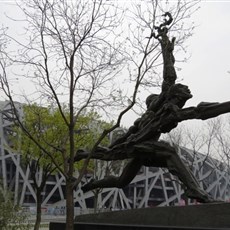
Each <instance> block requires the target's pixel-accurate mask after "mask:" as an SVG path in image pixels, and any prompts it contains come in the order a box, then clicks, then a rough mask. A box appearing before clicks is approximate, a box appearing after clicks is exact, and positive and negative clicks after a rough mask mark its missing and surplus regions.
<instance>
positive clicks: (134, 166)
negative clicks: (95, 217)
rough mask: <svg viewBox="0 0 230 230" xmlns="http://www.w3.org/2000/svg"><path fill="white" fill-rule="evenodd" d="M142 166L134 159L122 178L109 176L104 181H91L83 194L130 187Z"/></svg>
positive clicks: (84, 188)
mask: <svg viewBox="0 0 230 230" xmlns="http://www.w3.org/2000/svg"><path fill="white" fill-rule="evenodd" d="M141 166H142V163H141V160H140V159H132V160H131V161H130V162H129V163H128V164H127V165H126V166H125V168H124V170H123V172H122V174H121V176H119V177H115V176H108V177H105V178H104V179H102V180H98V181H91V182H89V183H87V184H86V185H85V186H83V187H82V191H83V192H87V191H89V190H93V189H96V188H112V187H117V188H123V187H125V186H126V185H128V184H129V183H130V182H131V181H132V180H133V178H134V177H135V176H136V175H137V173H138V171H139V170H140V168H141Z"/></svg>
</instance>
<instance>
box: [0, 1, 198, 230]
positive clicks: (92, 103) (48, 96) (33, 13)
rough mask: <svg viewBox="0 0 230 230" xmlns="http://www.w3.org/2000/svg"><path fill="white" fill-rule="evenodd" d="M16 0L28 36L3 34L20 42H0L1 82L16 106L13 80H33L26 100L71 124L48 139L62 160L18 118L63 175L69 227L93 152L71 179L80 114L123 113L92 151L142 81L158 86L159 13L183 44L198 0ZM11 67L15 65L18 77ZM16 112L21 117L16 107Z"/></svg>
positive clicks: (128, 105)
mask: <svg viewBox="0 0 230 230" xmlns="http://www.w3.org/2000/svg"><path fill="white" fill-rule="evenodd" d="M18 6H19V7H20V9H21V10H22V11H23V12H24V15H25V21H26V22H27V26H26V33H25V38H26V39H27V40H20V39H18V38H14V37H10V36H9V35H6V36H5V37H7V38H8V39H10V40H11V42H12V43H15V44H16V45H17V47H19V49H18V50H16V51H15V50H10V52H8V51H7V50H6V49H2V48H3V47H1V51H2V52H1V55H2V57H1V63H0V64H1V68H2V74H1V89H2V90H3V91H4V93H5V95H6V96H7V98H8V99H9V100H10V101H11V104H12V107H13V108H14V101H15V99H16V98H17V100H18V99H19V93H18V91H17V90H16V89H15V88H14V91H13V92H12V88H13V83H14V81H15V79H16V78H17V79H18V81H17V83H20V82H23V83H24V82H32V85H31V88H34V90H33V91H32V90H31V89H25V92H26V91H28V92H31V93H30V94H29V95H28V93H27V94H26V95H23V97H24V101H26V103H32V102H35V101H36V102H37V103H38V104H41V105H43V106H49V107H50V108H51V109H52V108H55V109H56V108H58V109H59V113H60V115H61V117H62V121H63V124H64V125H65V127H66V129H64V130H63V132H64V133H65V138H63V142H62V146H60V145H58V146H55V145H54V144H53V143H46V144H49V146H50V148H53V150H54V151H55V152H58V153H59V154H60V156H61V158H62V162H63V165H60V164H59V162H57V160H56V159H55V157H54V156H53V154H52V151H48V150H47V149H46V148H45V146H44V145H43V144H42V143H41V142H39V140H38V139H37V138H36V137H35V136H34V135H33V134H32V133H30V132H29V131H28V129H26V127H25V126H24V125H23V123H22V121H20V119H18V124H19V125H20V126H21V128H22V130H23V132H24V133H25V134H26V135H27V136H28V137H29V138H30V139H31V140H32V141H33V142H34V143H35V144H36V145H37V146H39V148H40V149H41V150H42V151H43V152H44V153H45V154H47V155H48V156H49V157H50V159H51V160H52V162H53V163H54V165H55V166H56V167H57V169H58V170H59V172H60V173H62V174H63V175H64V176H65V179H66V205H67V220H66V223H67V224H66V229H68V230H70V229H73V220H74V199H73V198H74V197H73V189H74V188H75V187H76V186H77V185H78V184H79V183H80V181H81V179H82V177H83V175H84V172H85V170H86V168H87V165H88V163H89V160H90V157H91V155H89V157H88V158H87V159H86V160H85V162H84V165H83V167H82V170H81V172H80V174H79V177H78V178H77V179H76V178H74V177H73V175H74V170H75V168H74V158H75V157H76V153H77V143H76V141H75V136H76V130H75V128H76V124H77V123H78V119H79V117H82V116H83V115H84V113H85V112H86V111H89V110H91V109H93V110H97V111H100V112H104V114H106V115H108V114H109V113H110V111H116V114H118V118H117V120H116V122H115V124H114V126H112V127H111V128H110V129H107V130H104V131H103V132H102V133H101V136H100V137H99V138H98V139H97V140H96V141H95V143H94V146H93V147H92V150H91V154H93V153H94V151H95V149H96V147H97V146H98V145H99V144H100V143H101V142H102V140H103V139H104V138H105V137H106V135H107V134H108V133H110V132H111V131H112V130H114V129H115V128H117V127H119V126H120V122H121V119H122V116H123V115H124V114H125V113H126V112H128V111H129V110H130V109H132V108H133V106H134V105H135V103H136V101H137V99H138V93H139V92H140V90H141V86H144V87H145V89H146V88H148V87H152V86H154V87H155V86H158V81H156V78H155V77H157V76H158V72H157V67H158V66H160V65H161V64H162V59H160V58H159V57H160V54H161V52H162V50H161V47H160V43H159V41H158V40H157V39H156V40H155V39H152V36H153V31H154V30H155V25H156V24H157V21H158V20H161V19H160V16H161V15H162V14H163V13H165V11H166V10H169V11H170V12H171V14H172V15H173V18H174V20H173V22H172V23H171V24H170V31H172V32H173V33H174V34H175V33H177V34H178V36H177V37H178V39H177V41H176V43H175V47H179V48H180V47H182V44H183V42H184V41H185V40H186V39H187V38H188V37H189V36H191V31H192V30H193V26H191V25H189V26H188V28H185V27H184V20H185V19H187V18H188V17H189V15H190V14H191V13H192V11H193V10H195V9H196V8H195V6H196V4H195V3H194V1H177V2H176V3H175V4H172V5H171V4H169V2H168V1H166V3H165V4H164V3H162V2H161V1H154V0H153V1H150V2H148V4H147V3H146V4H145V3H144V2H140V3H138V4H135V5H134V8H135V10H134V11H132V12H130V11H126V10H127V9H126V8H125V9H124V8H122V7H121V6H120V5H119V2H118V3H117V5H116V4H115V3H114V2H113V1H112V2H110V1H102V0H99V1H96V0H95V1H83V0H82V1H80V0H79V1H66V0H61V1H58V2H56V1H52V0H43V1H39V0H33V1H29V2H28V1H25V2H24V4H22V3H21V1H20V2H19V5H18ZM165 7H166V8H165ZM125 11H126V13H127V14H126V15H125V14H124V12H125ZM124 16H126V20H127V21H128V22H130V23H127V21H126V23H124V24H122V19H123V18H124ZM159 24H160V23H159ZM127 31H128V32H127ZM3 35H5V33H4V34H3ZM4 48H5V47H4ZM9 68H14V70H16V71H15V72H16V73H17V74H16V75H15V76H14V77H13V78H12V77H11V75H10V74H9V72H8V71H9V70H8V69H9ZM19 68H20V69H19ZM127 71H128V74H127ZM119 73H120V75H121V73H123V75H124V76H125V75H128V77H129V78H126V80H124V79H122V82H121V80H120V79H118V80H117V78H116V76H118V74H119ZM15 77H16V78H15ZM12 79H13V81H12ZM28 80H29V81H28ZM123 82H126V83H127V82H132V83H133V86H132V89H131V90H130V86H129V85H128V86H127V89H126V90H124V87H120V86H119V85H121V83H123ZM117 83H118V84H117ZM151 90H152V88H151ZM126 91H127V92H129V94H127V95H128V99H129V100H128V102H127V97H125V95H123V92H126ZM118 108H119V109H118ZM117 111H119V113H117ZM15 115H16V117H17V113H16V109H15Z"/></svg>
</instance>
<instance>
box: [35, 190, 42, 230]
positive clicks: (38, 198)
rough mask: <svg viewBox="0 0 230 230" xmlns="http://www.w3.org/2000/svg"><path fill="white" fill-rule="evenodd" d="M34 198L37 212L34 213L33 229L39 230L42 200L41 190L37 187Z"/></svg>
mask: <svg viewBox="0 0 230 230" xmlns="http://www.w3.org/2000/svg"><path fill="white" fill-rule="evenodd" d="M36 198H37V214H36V221H35V225H34V230H39V227H40V224H41V216H42V212H41V207H42V200H41V190H40V189H37V192H36Z"/></svg>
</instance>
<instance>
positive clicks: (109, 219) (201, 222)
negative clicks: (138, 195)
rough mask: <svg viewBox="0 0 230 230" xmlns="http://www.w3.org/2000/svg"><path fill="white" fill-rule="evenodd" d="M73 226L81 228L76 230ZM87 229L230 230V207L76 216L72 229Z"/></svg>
mask: <svg viewBox="0 0 230 230" xmlns="http://www.w3.org/2000/svg"><path fill="white" fill-rule="evenodd" d="M87 225H88V227H87ZM77 226H78V227H80V226H81V227H80V228H77ZM84 226H85V228H84ZM87 228H88V229H92V230H93V229H124V230H125V229H171V230H172V229H230V204H229V203H215V204H202V205H192V206H183V207H182V206H180V207H155V208H144V209H133V210H123V211H111V212H105V213H98V214H88V215H81V216H77V217H76V229H87ZM50 229H51V230H52V228H50ZM53 229H54V228H53ZM55 230H57V228H55ZM63 230H64V228H63Z"/></svg>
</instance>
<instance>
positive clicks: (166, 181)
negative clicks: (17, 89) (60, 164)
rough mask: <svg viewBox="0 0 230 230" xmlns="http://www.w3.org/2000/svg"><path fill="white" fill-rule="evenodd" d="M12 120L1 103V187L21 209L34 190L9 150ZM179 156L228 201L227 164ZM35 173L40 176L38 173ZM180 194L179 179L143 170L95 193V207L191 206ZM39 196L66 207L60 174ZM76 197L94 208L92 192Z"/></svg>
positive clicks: (17, 156)
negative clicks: (125, 182) (123, 182)
mask: <svg viewBox="0 0 230 230" xmlns="http://www.w3.org/2000/svg"><path fill="white" fill-rule="evenodd" d="M16 105H17V110H18V114H19V115H20V116H21V117H23V111H22V108H21V105H20V104H19V103H17V104H16ZM13 120H14V115H13V111H12V109H11V106H10V104H9V103H8V102H7V101H5V102H0V180H1V182H2V184H3V186H5V187H7V188H9V189H10V190H11V191H12V192H13V195H14V201H15V203H19V204H20V205H22V206H35V203H36V196H35V189H34V187H33V182H32V180H31V178H30V171H29V168H26V167H25V166H24V165H23V161H22V159H21V156H20V154H19V153H18V152H14V150H13V149H12V148H11V143H10V139H9V136H10V135H13V132H12V125H13ZM180 155H181V157H182V158H183V159H185V160H186V161H187V162H188V164H191V162H192V166H193V167H192V170H193V172H194V174H195V176H196V178H198V180H199V181H200V184H201V186H202V187H203V188H204V189H205V190H206V191H207V192H209V193H210V194H211V195H212V196H213V197H214V198H218V199H223V200H225V201H229V199H230V177H229V173H230V170H229V168H228V167H227V165H225V164H224V163H223V162H220V161H217V160H215V159H212V158H210V157H207V156H205V155H203V154H195V155H194V154H193V153H192V151H190V150H188V149H184V148H180ZM123 164H125V162H123V163H119V167H117V168H116V170H114V173H115V174H119V173H121V171H122V169H123V167H122V165H123ZM100 168H103V167H100ZM37 173H38V177H39V176H40V173H39V172H37ZM76 175H77V172H76ZM104 175H105V173H102V175H101V176H104ZM91 177H92V174H91V173H88V174H86V175H85V177H84V178H83V182H82V183H83V184H84V183H85V182H84V181H86V180H89V179H90V178H91ZM79 187H81V185H80V186H79ZM183 193H184V192H183V189H182V187H181V185H180V183H179V182H178V180H177V179H176V178H175V177H173V176H172V175H171V174H170V173H169V172H168V171H167V170H166V169H161V168H153V167H150V168H144V167H143V168H142V170H141V171H140V172H139V174H138V175H137V176H136V177H135V178H134V180H133V181H132V183H131V184H130V185H129V186H127V187H125V188H123V189H117V188H109V189H103V190H102V192H100V193H99V194H98V201H99V207H98V208H100V209H104V208H106V209H109V210H117V209H131V208H142V207H150V206H165V205H167V206H169V205H184V203H185V202H188V203H191V202H192V201H191V200H188V201H187V200H186V198H185V197H184V195H183ZM42 195H43V203H42V206H44V207H45V206H51V207H57V206H65V179H64V177H63V176H62V175H60V174H56V175H53V176H50V178H49V180H48V182H47V184H46V187H45V189H44V192H43V194H42ZM75 197H76V198H75V206H76V209H79V210H81V211H82V212H84V211H87V210H88V209H89V208H93V203H94V202H93V201H94V197H95V194H94V193H93V192H88V193H85V194H83V192H82V191H81V189H80V188H78V189H77V190H76V191H75Z"/></svg>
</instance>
